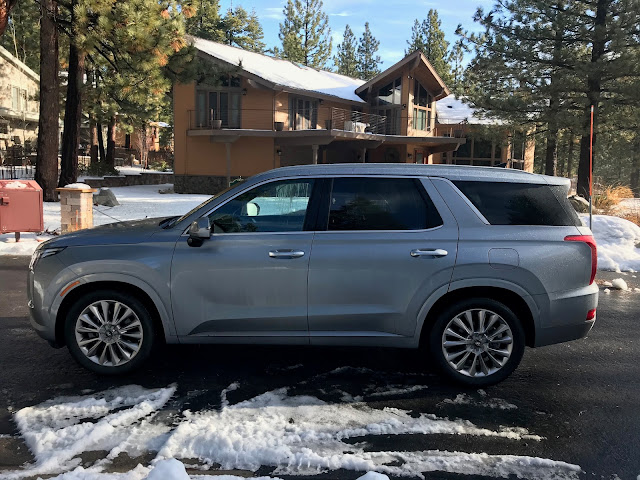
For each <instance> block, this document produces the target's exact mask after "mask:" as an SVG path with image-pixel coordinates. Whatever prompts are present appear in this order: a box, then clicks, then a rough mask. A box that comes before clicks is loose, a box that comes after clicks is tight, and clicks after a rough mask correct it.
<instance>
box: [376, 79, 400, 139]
mask: <svg viewBox="0 0 640 480" xmlns="http://www.w3.org/2000/svg"><path fill="white" fill-rule="evenodd" d="M371 102H372V105H373V106H374V107H378V110H377V114H378V115H382V116H385V117H387V119H386V122H385V134H387V135H398V134H399V133H400V111H401V110H402V77H398V78H396V79H395V80H394V81H392V82H389V83H388V84H387V85H384V86H382V87H380V89H379V90H378V91H377V92H376V94H375V95H374V97H373V98H372V100H371Z"/></svg>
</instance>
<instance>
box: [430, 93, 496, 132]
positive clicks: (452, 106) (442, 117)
mask: <svg viewBox="0 0 640 480" xmlns="http://www.w3.org/2000/svg"><path fill="white" fill-rule="evenodd" d="M436 112H437V116H438V123H441V124H457V123H463V122H467V123H471V124H475V125H498V124H500V123H501V122H500V121H499V120H495V119H492V118H486V117H484V116H483V115H481V114H480V113H479V112H477V111H476V110H475V109H474V108H473V107H471V106H470V105H468V104H466V103H465V102H464V99H462V98H456V96H455V95H453V94H451V95H449V96H447V97H445V98H443V99H442V100H438V101H437V102H436Z"/></svg>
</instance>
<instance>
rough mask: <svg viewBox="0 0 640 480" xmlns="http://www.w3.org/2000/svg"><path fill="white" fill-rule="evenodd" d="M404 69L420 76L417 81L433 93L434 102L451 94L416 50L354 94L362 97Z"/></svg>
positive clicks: (363, 85)
mask: <svg viewBox="0 0 640 480" xmlns="http://www.w3.org/2000/svg"><path fill="white" fill-rule="evenodd" d="M405 67H408V68H409V69H410V70H411V71H412V72H416V74H417V75H419V76H420V78H418V79H419V80H420V81H421V83H422V84H423V85H424V86H425V87H427V88H428V89H429V90H430V91H431V93H433V95H434V98H435V99H436V100H440V99H441V98H444V97H446V96H447V95H449V93H451V92H449V89H448V88H447V86H446V85H445V84H444V82H443V81H442V78H440V75H438V72H436V71H435V69H434V68H433V65H431V63H429V60H427V57H425V56H424V54H423V53H422V52H420V51H418V50H416V51H415V52H413V53H411V54H410V55H407V56H406V57H404V58H403V59H402V60H400V61H399V62H397V63H395V64H393V65H392V66H390V67H389V68H387V69H386V70H385V71H384V72H382V73H379V74H378V75H376V76H375V77H373V78H372V79H371V80H369V81H368V82H366V83H363V84H362V85H360V86H359V87H358V89H357V90H356V93H357V94H358V95H364V94H365V93H366V92H367V90H368V89H370V88H373V87H374V86H375V85H379V84H381V83H383V82H385V83H386V82H388V81H389V80H393V78H394V77H397V76H398V75H399V70H402V69H403V68H405ZM417 75H416V78H417Z"/></svg>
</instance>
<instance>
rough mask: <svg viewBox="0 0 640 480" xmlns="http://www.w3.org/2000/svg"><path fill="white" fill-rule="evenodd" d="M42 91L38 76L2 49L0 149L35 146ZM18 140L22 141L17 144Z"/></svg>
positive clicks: (0, 58)
mask: <svg viewBox="0 0 640 480" xmlns="http://www.w3.org/2000/svg"><path fill="white" fill-rule="evenodd" d="M38 90H39V79H38V76H37V75H36V73H35V72H33V70H31V69H30V68H29V67H27V66H26V65H24V64H23V63H22V62H20V61H19V60H17V59H16V58H15V57H13V56H12V55H11V54H10V53H9V52H8V51H7V50H5V49H4V48H2V47H0V150H4V149H6V148H7V147H9V146H12V145H14V144H19V145H24V144H25V142H30V143H32V145H33V147H35V141H36V137H37V131H38V116H39V113H38V111H39V103H38V100H37V96H38ZM16 94H17V95H16ZM16 97H18V98H16ZM5 131H6V133H5ZM14 137H18V139H19V141H17V142H14V140H15V138H14Z"/></svg>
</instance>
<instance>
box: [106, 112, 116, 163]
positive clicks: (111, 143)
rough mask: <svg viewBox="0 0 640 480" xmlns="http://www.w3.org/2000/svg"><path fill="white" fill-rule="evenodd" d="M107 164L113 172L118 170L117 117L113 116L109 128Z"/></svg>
mask: <svg viewBox="0 0 640 480" xmlns="http://www.w3.org/2000/svg"><path fill="white" fill-rule="evenodd" d="M105 164H106V165H108V166H109V167H111V168H112V169H113V170H115V168H116V116H115V115H112V116H111V118H110V119H109V126H108V127H107V157H106V159H105Z"/></svg>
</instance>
